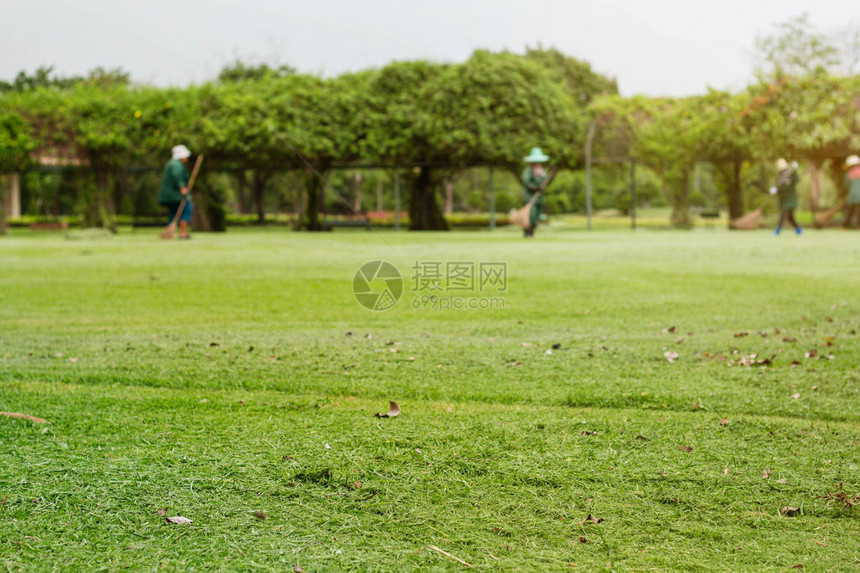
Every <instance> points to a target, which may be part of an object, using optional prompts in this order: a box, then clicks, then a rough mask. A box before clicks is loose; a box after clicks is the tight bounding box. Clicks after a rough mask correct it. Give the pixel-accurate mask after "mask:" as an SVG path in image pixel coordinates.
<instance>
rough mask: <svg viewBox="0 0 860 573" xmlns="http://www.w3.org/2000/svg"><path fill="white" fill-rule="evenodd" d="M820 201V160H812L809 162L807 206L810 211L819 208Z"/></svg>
mask: <svg viewBox="0 0 860 573" xmlns="http://www.w3.org/2000/svg"><path fill="white" fill-rule="evenodd" d="M820 203H821V161H819V160H813V161H812V163H810V164H809V208H810V209H811V210H812V212H813V213H814V212H816V211H818V209H820Z"/></svg>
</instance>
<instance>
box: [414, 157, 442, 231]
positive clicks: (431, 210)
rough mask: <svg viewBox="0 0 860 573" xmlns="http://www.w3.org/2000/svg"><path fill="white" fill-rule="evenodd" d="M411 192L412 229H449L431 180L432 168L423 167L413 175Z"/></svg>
mask: <svg viewBox="0 0 860 573" xmlns="http://www.w3.org/2000/svg"><path fill="white" fill-rule="evenodd" d="M411 179H412V181H411V193H410V194H409V230H410V231H447V230H448V222H447V221H446V220H445V217H443V216H442V211H441V210H440V209H439V203H438V202H437V200H436V190H435V187H434V186H433V185H432V183H431V180H430V168H429V167H421V168H420V170H419V172H418V174H417V175H413V176H412V177H411Z"/></svg>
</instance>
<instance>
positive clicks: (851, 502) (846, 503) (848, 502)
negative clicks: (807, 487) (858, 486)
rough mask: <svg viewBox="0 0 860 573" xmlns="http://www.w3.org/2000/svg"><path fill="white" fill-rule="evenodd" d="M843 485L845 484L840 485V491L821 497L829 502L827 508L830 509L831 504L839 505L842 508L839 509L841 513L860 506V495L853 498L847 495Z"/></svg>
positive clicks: (840, 483)
mask: <svg viewBox="0 0 860 573" xmlns="http://www.w3.org/2000/svg"><path fill="white" fill-rule="evenodd" d="M843 484H844V482H839V485H838V486H837V487H838V488H839V489H837V490H834V491H832V492H829V493H826V494H824V495H822V496H821V498H822V499H824V500H826V501H827V507H830V505H831V504H834V503H838V504H840V505H841V506H842V507H840V508H839V509H840V511H845V510H846V509H852V508H853V507H854V506H855V505H860V493H857V494H855V495H853V496H851V495H848V494H846V493H845V487H844V485H843Z"/></svg>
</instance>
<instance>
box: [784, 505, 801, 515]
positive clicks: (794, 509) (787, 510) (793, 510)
mask: <svg viewBox="0 0 860 573" xmlns="http://www.w3.org/2000/svg"><path fill="white" fill-rule="evenodd" d="M798 513H800V508H799V507H791V506H788V505H786V506H785V507H783V508H782V509H780V510H779V514H780V515H782V516H783V517H794V516H796V515H797V514H798Z"/></svg>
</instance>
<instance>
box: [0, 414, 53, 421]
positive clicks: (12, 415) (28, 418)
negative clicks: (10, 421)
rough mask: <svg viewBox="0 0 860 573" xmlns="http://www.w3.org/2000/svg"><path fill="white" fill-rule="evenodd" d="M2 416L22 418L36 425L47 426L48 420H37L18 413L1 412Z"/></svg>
mask: <svg viewBox="0 0 860 573" xmlns="http://www.w3.org/2000/svg"><path fill="white" fill-rule="evenodd" d="M0 416H6V417H7V418H20V419H22V420H30V421H31V422H34V423H36V424H47V423H48V420H43V419H42V418H37V417H36V416H29V415H27V414H19V413H17V412H0Z"/></svg>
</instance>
